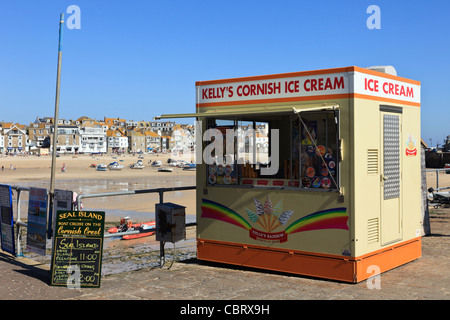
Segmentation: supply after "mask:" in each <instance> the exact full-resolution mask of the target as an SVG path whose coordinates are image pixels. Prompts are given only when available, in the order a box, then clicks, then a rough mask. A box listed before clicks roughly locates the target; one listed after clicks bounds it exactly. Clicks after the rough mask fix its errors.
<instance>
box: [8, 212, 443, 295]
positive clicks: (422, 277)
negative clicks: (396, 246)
mask: <svg viewBox="0 0 450 320" xmlns="http://www.w3.org/2000/svg"><path fill="white" fill-rule="evenodd" d="M430 216H431V232H432V234H431V235H429V236H426V237H423V239H422V245H423V248H422V257H421V258H420V259H418V260H416V261H413V262H410V263H408V264H406V265H404V266H401V267H399V268H396V269H394V270H391V271H389V272H386V273H384V274H382V275H381V277H380V283H379V284H380V288H379V289H376V288H372V289H370V288H369V287H370V286H368V283H367V282H365V281H364V282H361V283H358V284H346V283H339V282H334V281H327V280H321V279H312V278H307V277H301V276H296V275H289V274H281V273H275V272H267V271H260V270H254V269H248V268H238V267H232V266H225V265H216V264H210V263H203V262H199V261H197V260H196V259H190V260H186V261H181V262H175V263H174V264H173V265H172V267H171V268H170V269H168V267H167V266H165V267H163V268H146V269H141V270H138V271H130V272H122V273H118V274H111V275H107V276H104V277H102V280H101V287H100V288H82V289H68V288H66V287H53V286H49V285H48V281H49V265H47V264H40V263H38V262H36V261H33V260H30V259H27V258H14V257H12V256H11V255H9V254H6V253H4V252H2V251H0V300H65V299H69V300H71V299H74V300H190V301H194V300H195V301H197V303H198V302H199V301H202V300H233V301H238V300H254V301H255V303H257V302H258V301H260V302H262V301H263V302H265V303H269V302H270V301H271V300H306V299H308V300H450V272H449V271H450V268H449V267H450V250H449V248H450V209H437V210H433V211H432V212H431V214H430ZM169 264H170V263H166V265H169ZM372 284H373V283H372Z"/></svg>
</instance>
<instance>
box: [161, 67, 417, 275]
mask: <svg viewBox="0 0 450 320" xmlns="http://www.w3.org/2000/svg"><path fill="white" fill-rule="evenodd" d="M196 91H197V97H196V99H197V101H196V112H195V113H193V114H180V115H171V117H188V116H194V117H196V118H197V120H198V121H199V122H198V123H199V124H201V132H197V136H198V137H200V138H197V149H198V150H200V151H202V153H197V177H196V180H197V257H198V259H199V260H207V261H214V262H220V263H225V264H234V265H240V266H247V267H254V268H261V269H268V270H274V271H280V272H287V273H294V274H300V275H306V276H312V277H318V278H326V279H333V280H337V281H343V282H350V283H357V282H360V281H362V280H365V279H368V278H369V277H371V276H373V275H375V274H374V272H385V271H388V270H390V269H393V268H395V267H398V266H400V265H402V264H405V263H407V262H410V261H413V260H415V259H417V258H419V257H420V256H421V237H420V235H421V234H420V230H421V162H420V152H421V151H420V82H418V81H415V80H409V79H406V78H402V77H399V76H397V75H396V72H395V69H393V68H392V67H379V68H378V69H377V68H360V67H344V68H335V69H325V70H315V71H305V72H294V73H286V74H274V75H263V76H254V77H245V78H232V79H225V80H212V81H199V82H197V83H196ZM164 117H165V116H164V115H163V116H161V118H164ZM167 117H169V115H167ZM199 129H200V126H199V127H198V129H197V131H199ZM199 146H201V147H202V148H201V149H200V148H199ZM221 146H223V148H220V147H221ZM199 156H200V157H201V158H202V159H199Z"/></svg>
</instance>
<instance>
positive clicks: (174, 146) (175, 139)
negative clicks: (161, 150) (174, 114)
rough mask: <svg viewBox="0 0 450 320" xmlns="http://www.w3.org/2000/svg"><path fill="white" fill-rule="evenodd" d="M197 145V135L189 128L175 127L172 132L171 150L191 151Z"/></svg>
mask: <svg viewBox="0 0 450 320" xmlns="http://www.w3.org/2000/svg"><path fill="white" fill-rule="evenodd" d="M194 144H195V134H194V132H193V130H192V131H191V129H190V128H189V127H186V126H182V125H175V126H174V127H173V131H172V140H171V144H170V149H171V150H173V151H179V152H180V151H182V152H185V151H190V150H191V149H192V148H193V147H194Z"/></svg>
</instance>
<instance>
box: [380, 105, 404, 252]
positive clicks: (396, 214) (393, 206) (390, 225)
mask: <svg viewBox="0 0 450 320" xmlns="http://www.w3.org/2000/svg"><path fill="white" fill-rule="evenodd" d="M380 115H381V128H382V133H383V134H382V138H381V139H382V141H381V145H382V155H381V157H382V158H381V159H382V161H381V163H382V167H381V244H382V245H386V244H390V243H393V242H396V241H398V240H401V238H402V201H401V197H402V196H401V195H402V192H401V185H402V184H401V179H402V176H401V157H400V146H401V141H400V137H401V132H400V131H401V116H402V114H401V109H400V112H398V111H397V112H395V113H392V112H385V111H381V112H380Z"/></svg>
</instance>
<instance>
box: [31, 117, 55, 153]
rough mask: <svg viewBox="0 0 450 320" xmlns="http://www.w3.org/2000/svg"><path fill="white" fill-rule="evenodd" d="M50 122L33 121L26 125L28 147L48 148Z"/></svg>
mask: <svg viewBox="0 0 450 320" xmlns="http://www.w3.org/2000/svg"><path fill="white" fill-rule="evenodd" d="M52 126H53V125H52V122H35V123H32V124H30V125H29V126H28V139H29V140H30V147H35V148H49V147H50V133H51V127H52Z"/></svg>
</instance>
